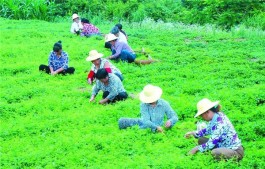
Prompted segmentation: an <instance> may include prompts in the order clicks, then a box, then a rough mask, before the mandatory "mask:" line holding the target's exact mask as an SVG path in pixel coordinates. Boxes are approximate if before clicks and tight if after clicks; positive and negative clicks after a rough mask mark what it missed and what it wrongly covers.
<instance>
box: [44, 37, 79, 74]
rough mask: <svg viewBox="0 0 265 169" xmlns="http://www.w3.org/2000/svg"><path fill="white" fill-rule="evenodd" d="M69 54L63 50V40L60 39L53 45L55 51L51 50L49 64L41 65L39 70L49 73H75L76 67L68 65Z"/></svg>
mask: <svg viewBox="0 0 265 169" xmlns="http://www.w3.org/2000/svg"><path fill="white" fill-rule="evenodd" d="M68 61H69V60H68V54H67V53H66V52H64V51H63V50H62V42H61V41H58V42H56V43H55V44H54V45H53V51H51V53H50V56H49V59H48V66H46V65H40V66H39V70H40V71H45V72H46V73H48V74H51V75H56V74H63V75H65V74H67V73H69V74H73V73H74V72H75V68H73V67H68Z"/></svg>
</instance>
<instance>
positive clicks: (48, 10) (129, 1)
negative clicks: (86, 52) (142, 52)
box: [0, 0, 265, 30]
mask: <svg viewBox="0 0 265 169" xmlns="http://www.w3.org/2000/svg"><path fill="white" fill-rule="evenodd" d="M0 4H1V5H0V16H2V17H5V18H12V19H41V20H47V21H54V20H56V18H58V17H59V18H61V17H67V18H70V16H71V15H72V14H73V13H79V14H81V15H82V16H83V17H88V18H90V19H91V18H95V17H98V18H99V19H98V20H99V21H101V22H102V21H105V20H111V21H120V20H126V21H130V22H139V21H142V20H144V19H145V18H152V19H154V20H156V21H157V20H162V21H166V22H183V23H186V24H194V23H196V24H209V23H210V24H216V25H218V26H220V27H221V28H225V29H230V28H231V27H233V26H236V25H238V24H244V25H246V26H248V27H256V28H261V29H263V30H265V3H264V1H262V0H159V1H153V0H89V1H88V0H39V1H35V0H0ZM56 21H57V20H56Z"/></svg>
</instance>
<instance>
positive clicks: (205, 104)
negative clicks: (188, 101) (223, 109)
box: [194, 98, 220, 118]
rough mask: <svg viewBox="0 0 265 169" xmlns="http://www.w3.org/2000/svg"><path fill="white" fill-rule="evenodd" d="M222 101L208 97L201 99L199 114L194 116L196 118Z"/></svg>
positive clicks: (198, 108) (198, 105)
mask: <svg viewBox="0 0 265 169" xmlns="http://www.w3.org/2000/svg"><path fill="white" fill-rule="evenodd" d="M219 102H220V101H215V102H212V101H210V100H209V99H207V98H204V99H202V100H200V101H199V102H198V103H197V114H196V115H195V116H194V117H195V118H196V117H198V116H199V115H201V114H203V113H205V112H206V111H207V110H209V109H211V108H213V107H214V106H216V105H218V104H219Z"/></svg>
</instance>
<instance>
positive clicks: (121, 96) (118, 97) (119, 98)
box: [103, 91, 128, 103]
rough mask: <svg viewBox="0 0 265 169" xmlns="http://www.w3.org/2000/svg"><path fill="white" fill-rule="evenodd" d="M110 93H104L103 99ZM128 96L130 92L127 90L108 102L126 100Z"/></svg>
mask: <svg viewBox="0 0 265 169" xmlns="http://www.w3.org/2000/svg"><path fill="white" fill-rule="evenodd" d="M108 95H109V92H108V91H105V92H104V93H103V99H105V98H106V97H107V96H108ZM127 98H128V94H127V93H126V92H120V93H119V94H118V95H117V96H116V97H115V98H114V99H113V100H109V101H108V103H115V102H116V101H120V100H125V99H127Z"/></svg>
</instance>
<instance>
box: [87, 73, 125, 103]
mask: <svg viewBox="0 0 265 169" xmlns="http://www.w3.org/2000/svg"><path fill="white" fill-rule="evenodd" d="M108 76H109V83H108V85H104V83H102V82H101V81H100V80H97V81H96V84H95V85H94V86H93V89H92V95H94V96H96V95H97V94H98V92H99V91H100V90H102V91H103V92H105V91H108V92H109V95H108V96H107V97H106V98H108V99H109V100H113V99H114V98H115V97H116V96H117V95H118V94H119V93H121V92H126V91H125V89H124V87H123V85H122V82H121V80H120V79H119V78H118V77H117V76H116V75H114V74H112V73H109V75H108Z"/></svg>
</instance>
